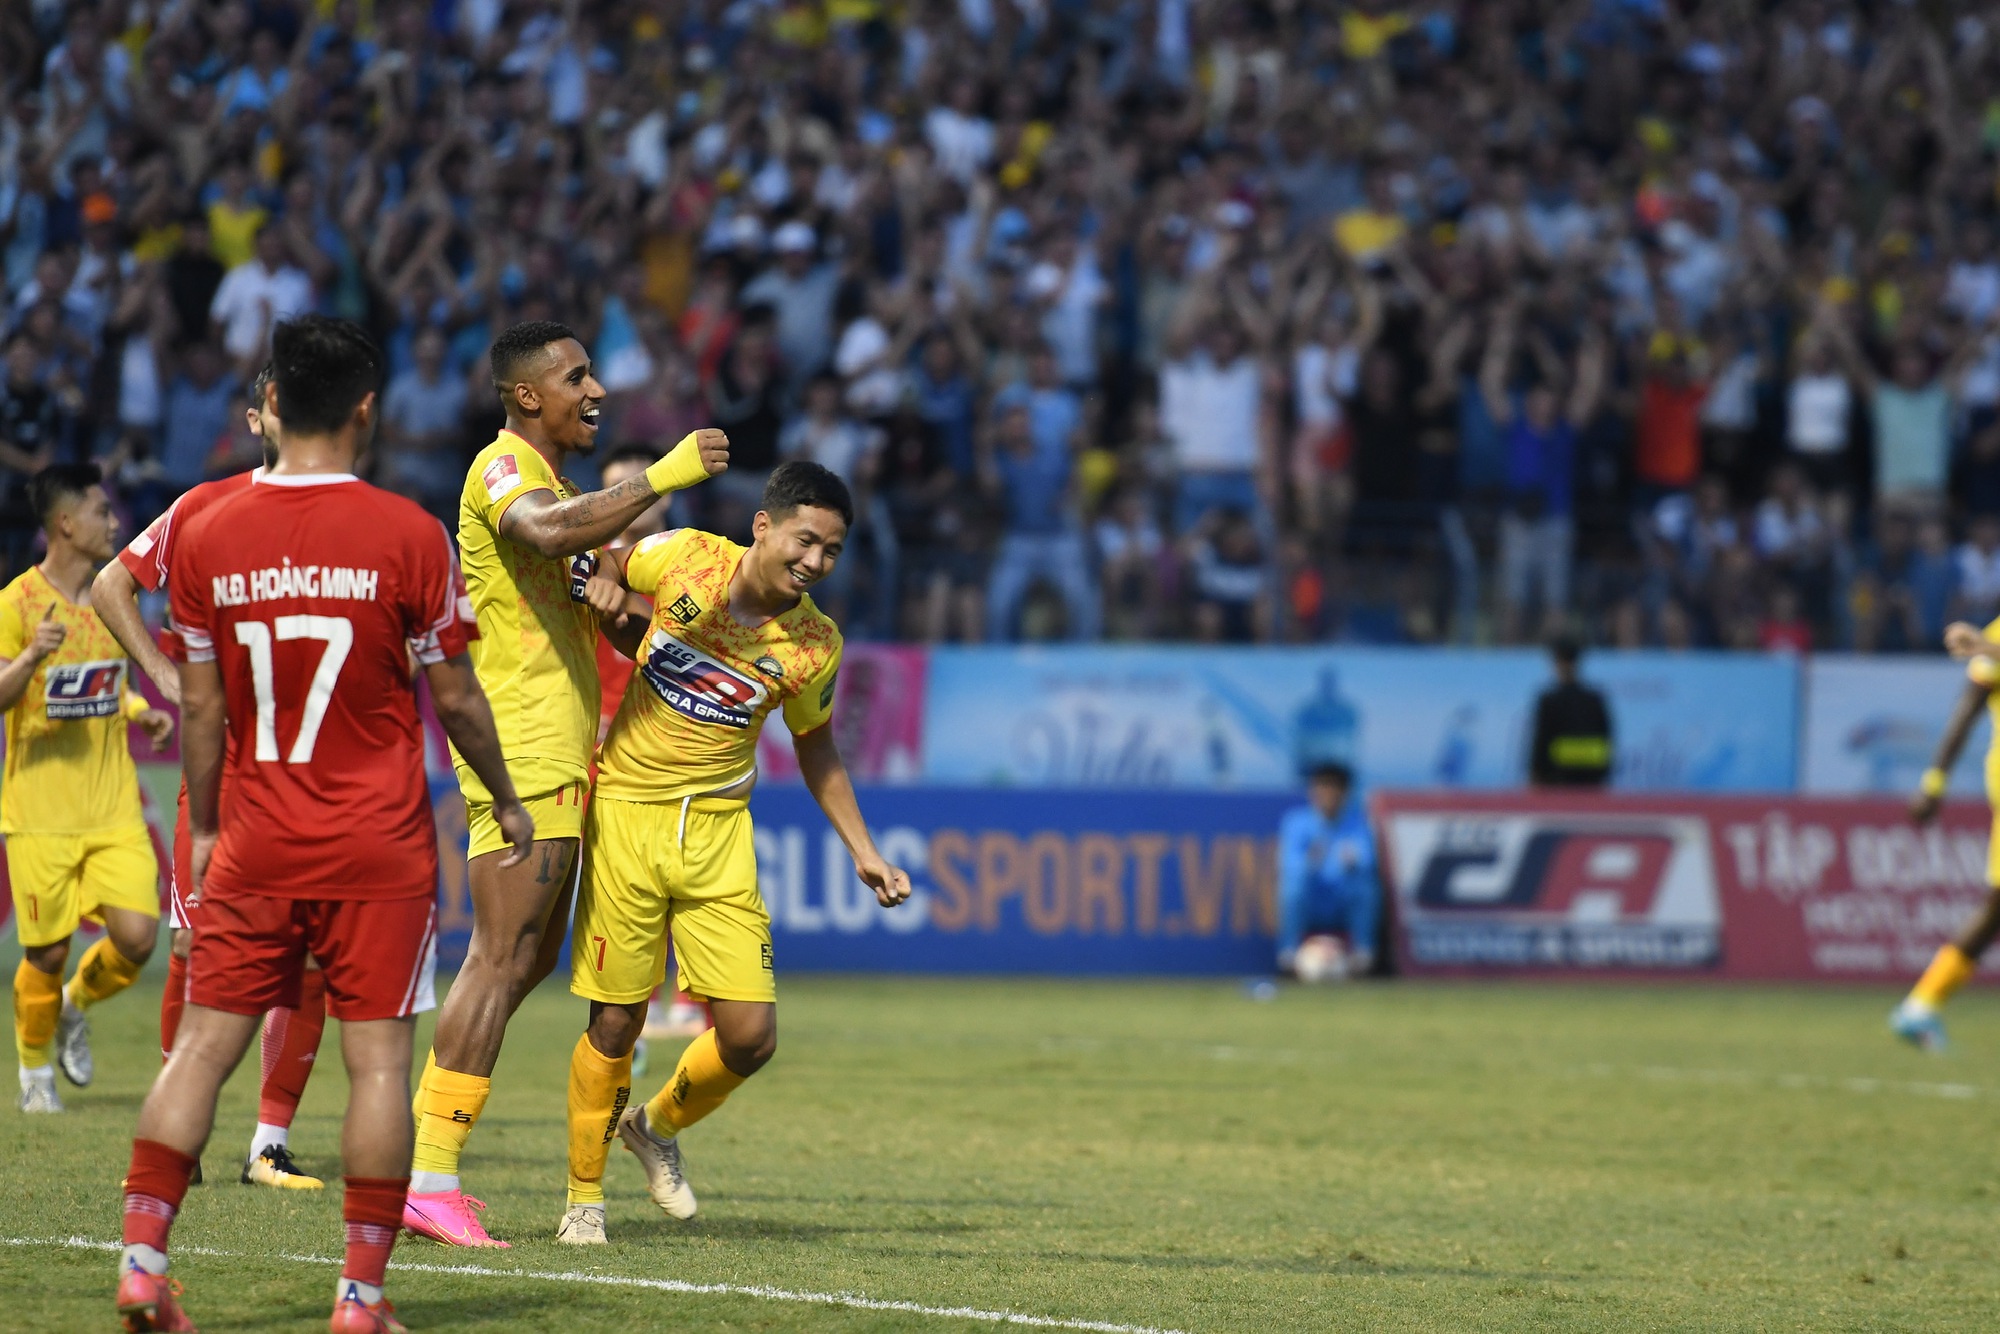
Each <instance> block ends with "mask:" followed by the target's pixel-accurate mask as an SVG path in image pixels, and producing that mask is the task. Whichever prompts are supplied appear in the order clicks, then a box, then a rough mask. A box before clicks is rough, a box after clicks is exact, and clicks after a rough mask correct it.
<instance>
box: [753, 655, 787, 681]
mask: <svg viewBox="0 0 2000 1334" xmlns="http://www.w3.org/2000/svg"><path fill="white" fill-rule="evenodd" d="M754 666H755V667H756V668H757V670H758V671H760V672H762V673H764V675H766V676H775V677H778V678H780V679H782V678H783V677H784V675H785V664H783V663H782V662H779V661H778V660H777V659H776V658H774V657H771V656H770V655H769V654H765V655H764V656H763V657H761V658H759V659H757V661H756V663H755V664H754Z"/></svg>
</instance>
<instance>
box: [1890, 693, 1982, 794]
mask: <svg viewBox="0 0 2000 1334" xmlns="http://www.w3.org/2000/svg"><path fill="white" fill-rule="evenodd" d="M1992 693H1993V687H1991V686H1988V685H1982V684H1981V683H1979V682H1978V681H1968V682H1966V685H1965V690H1964V691H1963V692H1962V693H1961V694H1960V695H1959V697H1958V704H1957V705H1956V706H1955V707H1954V708H1953V709H1952V711H1951V721H1949V722H1947V723H1946V724H1945V725H1944V735H1943V736H1942V737H1940V738H1938V748H1937V754H1936V755H1935V756H1933V757H1932V759H1931V767H1930V768H1928V769H1926V770H1924V777H1923V786H1922V787H1920V788H1919V789H1918V790H1917V795H1916V796H1914V797H1911V798H1910V818H1911V819H1912V820H1915V821H1916V822H1917V823H1918V824H1928V823H1929V822H1930V821H1931V819H1932V818H1933V817H1935V816H1936V815H1937V813H1938V807H1939V805H1941V804H1942V803H1943V801H1944V790H1945V787H1946V785H1947V781H1948V779H1947V775H1949V774H1950V773H1951V766H1952V765H1954V764H1956V763H1958V753H1959V751H1961V750H1963V749H1965V740H1966V738H1967V737H1969V736H1971V735H1972V728H1973V725H1974V724H1975V723H1977V722H1978V721H1979V714H1980V711H1981V710H1982V709H1984V708H1985V707H1986V700H1987V697H1988V696H1989V695H1991V694H1992Z"/></svg>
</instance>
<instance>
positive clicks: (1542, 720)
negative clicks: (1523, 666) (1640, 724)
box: [1528, 635, 1611, 787]
mask: <svg viewBox="0 0 2000 1334" xmlns="http://www.w3.org/2000/svg"><path fill="white" fill-rule="evenodd" d="M1549 656H1550V657H1551V658H1553V659H1554V660H1555V667H1556V683H1555V685H1554V686H1552V687H1550V688H1549V689H1547V690H1545V691H1543V692H1542V696H1541V698H1540V699H1538V700H1536V701H1535V731H1534V742H1533V747H1532V749H1530V750H1529V752H1528V778H1529V780H1530V781H1531V782H1533V783H1534V785H1535V786H1536V787H1603V786H1604V785H1605V784H1606V783H1608V782H1610V781H1611V708H1610V706H1609V705H1608V704H1607V703H1606V702H1605V699H1604V693H1603V692H1602V691H1600V690H1595V689H1592V688H1591V687H1590V686H1587V685H1585V684H1583V682H1581V681H1579V680H1577V678H1576V664H1577V660H1578V659H1579V658H1581V657H1582V656H1583V648H1582V646H1581V645H1579V644H1578V643H1577V642H1576V640H1575V639H1574V638H1572V637H1570V636H1568V635H1564V636H1561V637H1559V638H1558V639H1556V641H1555V642H1554V643H1552V644H1550V645H1549Z"/></svg>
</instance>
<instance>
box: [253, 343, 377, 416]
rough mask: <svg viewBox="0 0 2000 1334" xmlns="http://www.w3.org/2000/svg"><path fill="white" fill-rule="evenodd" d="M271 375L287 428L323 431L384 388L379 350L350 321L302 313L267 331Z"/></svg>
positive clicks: (352, 412) (280, 412)
mask: <svg viewBox="0 0 2000 1334" xmlns="http://www.w3.org/2000/svg"><path fill="white" fill-rule="evenodd" d="M271 378H272V380H273V381H274V382H275V383H276V384H277V386H278V416H279V417H281V418H283V419H284V423H285V427H286V429H287V430H288V431H295V432H297V433H299V434H300V435H326V434H330V433H332V432H334V431H338V430H339V429H340V428H341V427H343V426H345V425H346V424H347V421H348V419H349V418H350V417H352V416H353V415H354V409H355V408H357V407H359V406H360V404H361V400H362V399H364V398H366V397H368V395H370V394H372V393H375V392H376V391H378V390H380V389H381V387H382V353H381V350H380V349H379V348H377V347H376V346H375V344H374V343H373V342H372V341H371V340H370V339H369V337H368V335H367V334H365V333H363V332H362V331H361V326H360V325H358V324H356V323H354V322H353V321H352V320H337V319H333V318H332V317H330V316H326V315H301V316H299V317H298V318H297V319H295V320H283V321H280V322H279V324H278V327H277V328H275V329H273V330H272V331H271Z"/></svg>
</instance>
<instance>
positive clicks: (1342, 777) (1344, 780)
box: [1306, 760, 1354, 787]
mask: <svg viewBox="0 0 2000 1334" xmlns="http://www.w3.org/2000/svg"><path fill="white" fill-rule="evenodd" d="M1306 781H1307V782H1309V783H1338V784H1340V785H1341V786H1342V787H1353V786H1354V770H1353V769H1352V768H1351V767H1349V766H1348V765H1345V764H1342V763H1341V762H1340V761H1339V760H1321V761H1319V762H1318V763H1316V764H1314V765H1313V766H1312V767H1311V768H1309V769H1307V770H1306Z"/></svg>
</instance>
